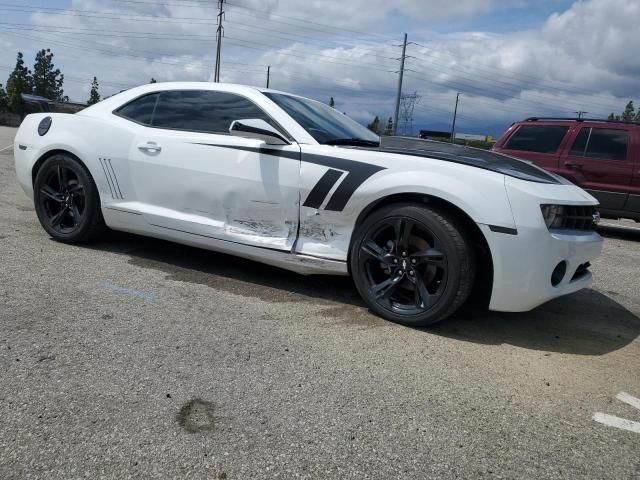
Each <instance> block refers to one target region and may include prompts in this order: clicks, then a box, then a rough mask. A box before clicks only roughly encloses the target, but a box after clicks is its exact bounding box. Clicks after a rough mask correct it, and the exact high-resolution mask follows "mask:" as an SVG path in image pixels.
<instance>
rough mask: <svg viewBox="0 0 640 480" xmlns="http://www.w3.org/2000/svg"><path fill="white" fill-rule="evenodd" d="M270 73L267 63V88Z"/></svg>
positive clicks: (269, 66)
mask: <svg viewBox="0 0 640 480" xmlns="http://www.w3.org/2000/svg"><path fill="white" fill-rule="evenodd" d="M270 74H271V65H267V88H269V75H270Z"/></svg>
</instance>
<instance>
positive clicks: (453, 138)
mask: <svg viewBox="0 0 640 480" xmlns="http://www.w3.org/2000/svg"><path fill="white" fill-rule="evenodd" d="M459 98H460V92H458V93H456V108H455V109H454V110H453V124H452V125H451V143H456V117H457V116H458V99H459Z"/></svg>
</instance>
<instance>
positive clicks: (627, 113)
mask: <svg viewBox="0 0 640 480" xmlns="http://www.w3.org/2000/svg"><path fill="white" fill-rule="evenodd" d="M635 116H636V109H635V108H634V107H633V100H629V103H627V106H626V107H624V112H622V116H621V119H622V121H623V122H632V121H633V120H634V118H635Z"/></svg>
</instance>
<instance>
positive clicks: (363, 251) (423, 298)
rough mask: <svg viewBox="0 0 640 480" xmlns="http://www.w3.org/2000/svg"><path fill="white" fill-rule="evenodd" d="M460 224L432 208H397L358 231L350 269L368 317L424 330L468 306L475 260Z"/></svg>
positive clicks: (383, 212) (385, 209) (366, 222)
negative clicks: (380, 318) (377, 316)
mask: <svg viewBox="0 0 640 480" xmlns="http://www.w3.org/2000/svg"><path fill="white" fill-rule="evenodd" d="M469 239H470V235H468V233H467V230H466V228H465V227H464V224H463V223H462V222H460V221H459V220H458V219H457V218H456V217H455V216H454V215H452V214H451V213H449V212H448V211H445V210H441V209H438V208H435V207H431V206H421V205H415V204H396V205H389V206H386V207H383V208H381V209H379V210H377V211H374V212H373V213H372V214H371V215H369V216H368V217H367V218H366V219H365V220H364V222H363V223H362V225H360V227H359V228H358V229H357V230H356V232H355V234H354V239H353V242H352V245H351V251H350V255H349V263H350V270H351V275H352V277H353V280H354V283H355V285H356V288H357V289H358V292H359V293H360V295H361V296H362V298H363V299H364V301H365V303H366V304H367V306H368V307H369V308H370V309H371V311H372V312H374V313H376V314H377V315H379V316H381V317H383V318H385V319H387V320H390V321H392V322H396V323H400V324H403V325H408V326H415V327H424V326H427V325H432V324H434V323H436V322H439V321H441V320H443V319H445V318H447V317H448V316H450V315H452V314H453V313H454V312H455V311H456V310H458V308H460V306H462V304H463V303H464V302H465V301H466V300H467V298H468V297H469V294H470V293H471V289H472V286H473V282H474V278H475V254H474V249H473V247H472V245H471V242H470V240H469Z"/></svg>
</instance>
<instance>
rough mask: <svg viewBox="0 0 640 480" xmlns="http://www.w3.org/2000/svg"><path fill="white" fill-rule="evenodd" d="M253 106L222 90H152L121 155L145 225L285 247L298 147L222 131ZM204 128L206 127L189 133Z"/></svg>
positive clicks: (253, 113) (294, 214)
mask: <svg viewBox="0 0 640 480" xmlns="http://www.w3.org/2000/svg"><path fill="white" fill-rule="evenodd" d="M207 102H208V103H207ZM256 109H257V107H255V105H253V104H252V103H251V102H249V101H248V100H247V99H245V98H244V97H239V96H237V95H233V94H228V93H223V92H210V91H209V92H202V91H200V92H198V91H186V92H180V91H170V92H163V93H161V94H160V98H159V100H158V104H157V105H156V107H155V112H154V116H153V118H152V120H151V122H150V123H151V125H149V126H146V127H142V128H139V129H138V134H137V136H136V139H135V140H134V142H133V145H132V147H131V152H130V156H129V160H130V172H131V176H132V180H133V184H134V186H135V189H136V195H137V199H138V201H139V203H140V205H141V208H140V210H141V212H142V214H143V216H144V218H145V219H146V220H147V222H149V223H150V224H152V225H154V226H155V227H158V228H164V229H170V230H176V231H180V232H185V233H190V234H195V235H200V236H204V237H211V238H213V239H219V240H226V241H230V242H235V243H241V244H245V245H254V246H260V247H268V248H274V249H278V250H287V251H289V250H291V248H292V246H293V243H294V241H295V238H296V234H297V229H298V203H299V202H298V195H299V193H298V189H299V185H298V184H299V174H300V148H299V147H298V145H297V144H292V145H278V146H267V145H266V144H265V143H263V142H262V141H260V140H252V139H246V138H239V137H234V136H231V135H229V134H228V133H225V132H227V131H228V128H229V125H230V123H231V122H232V121H233V120H236V119H242V118H260V116H259V115H262V116H264V114H263V113H262V112H261V111H259V110H256ZM205 129H206V130H211V131H212V132H211V133H204V132H202V131H195V130H205ZM217 132H220V133H217Z"/></svg>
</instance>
